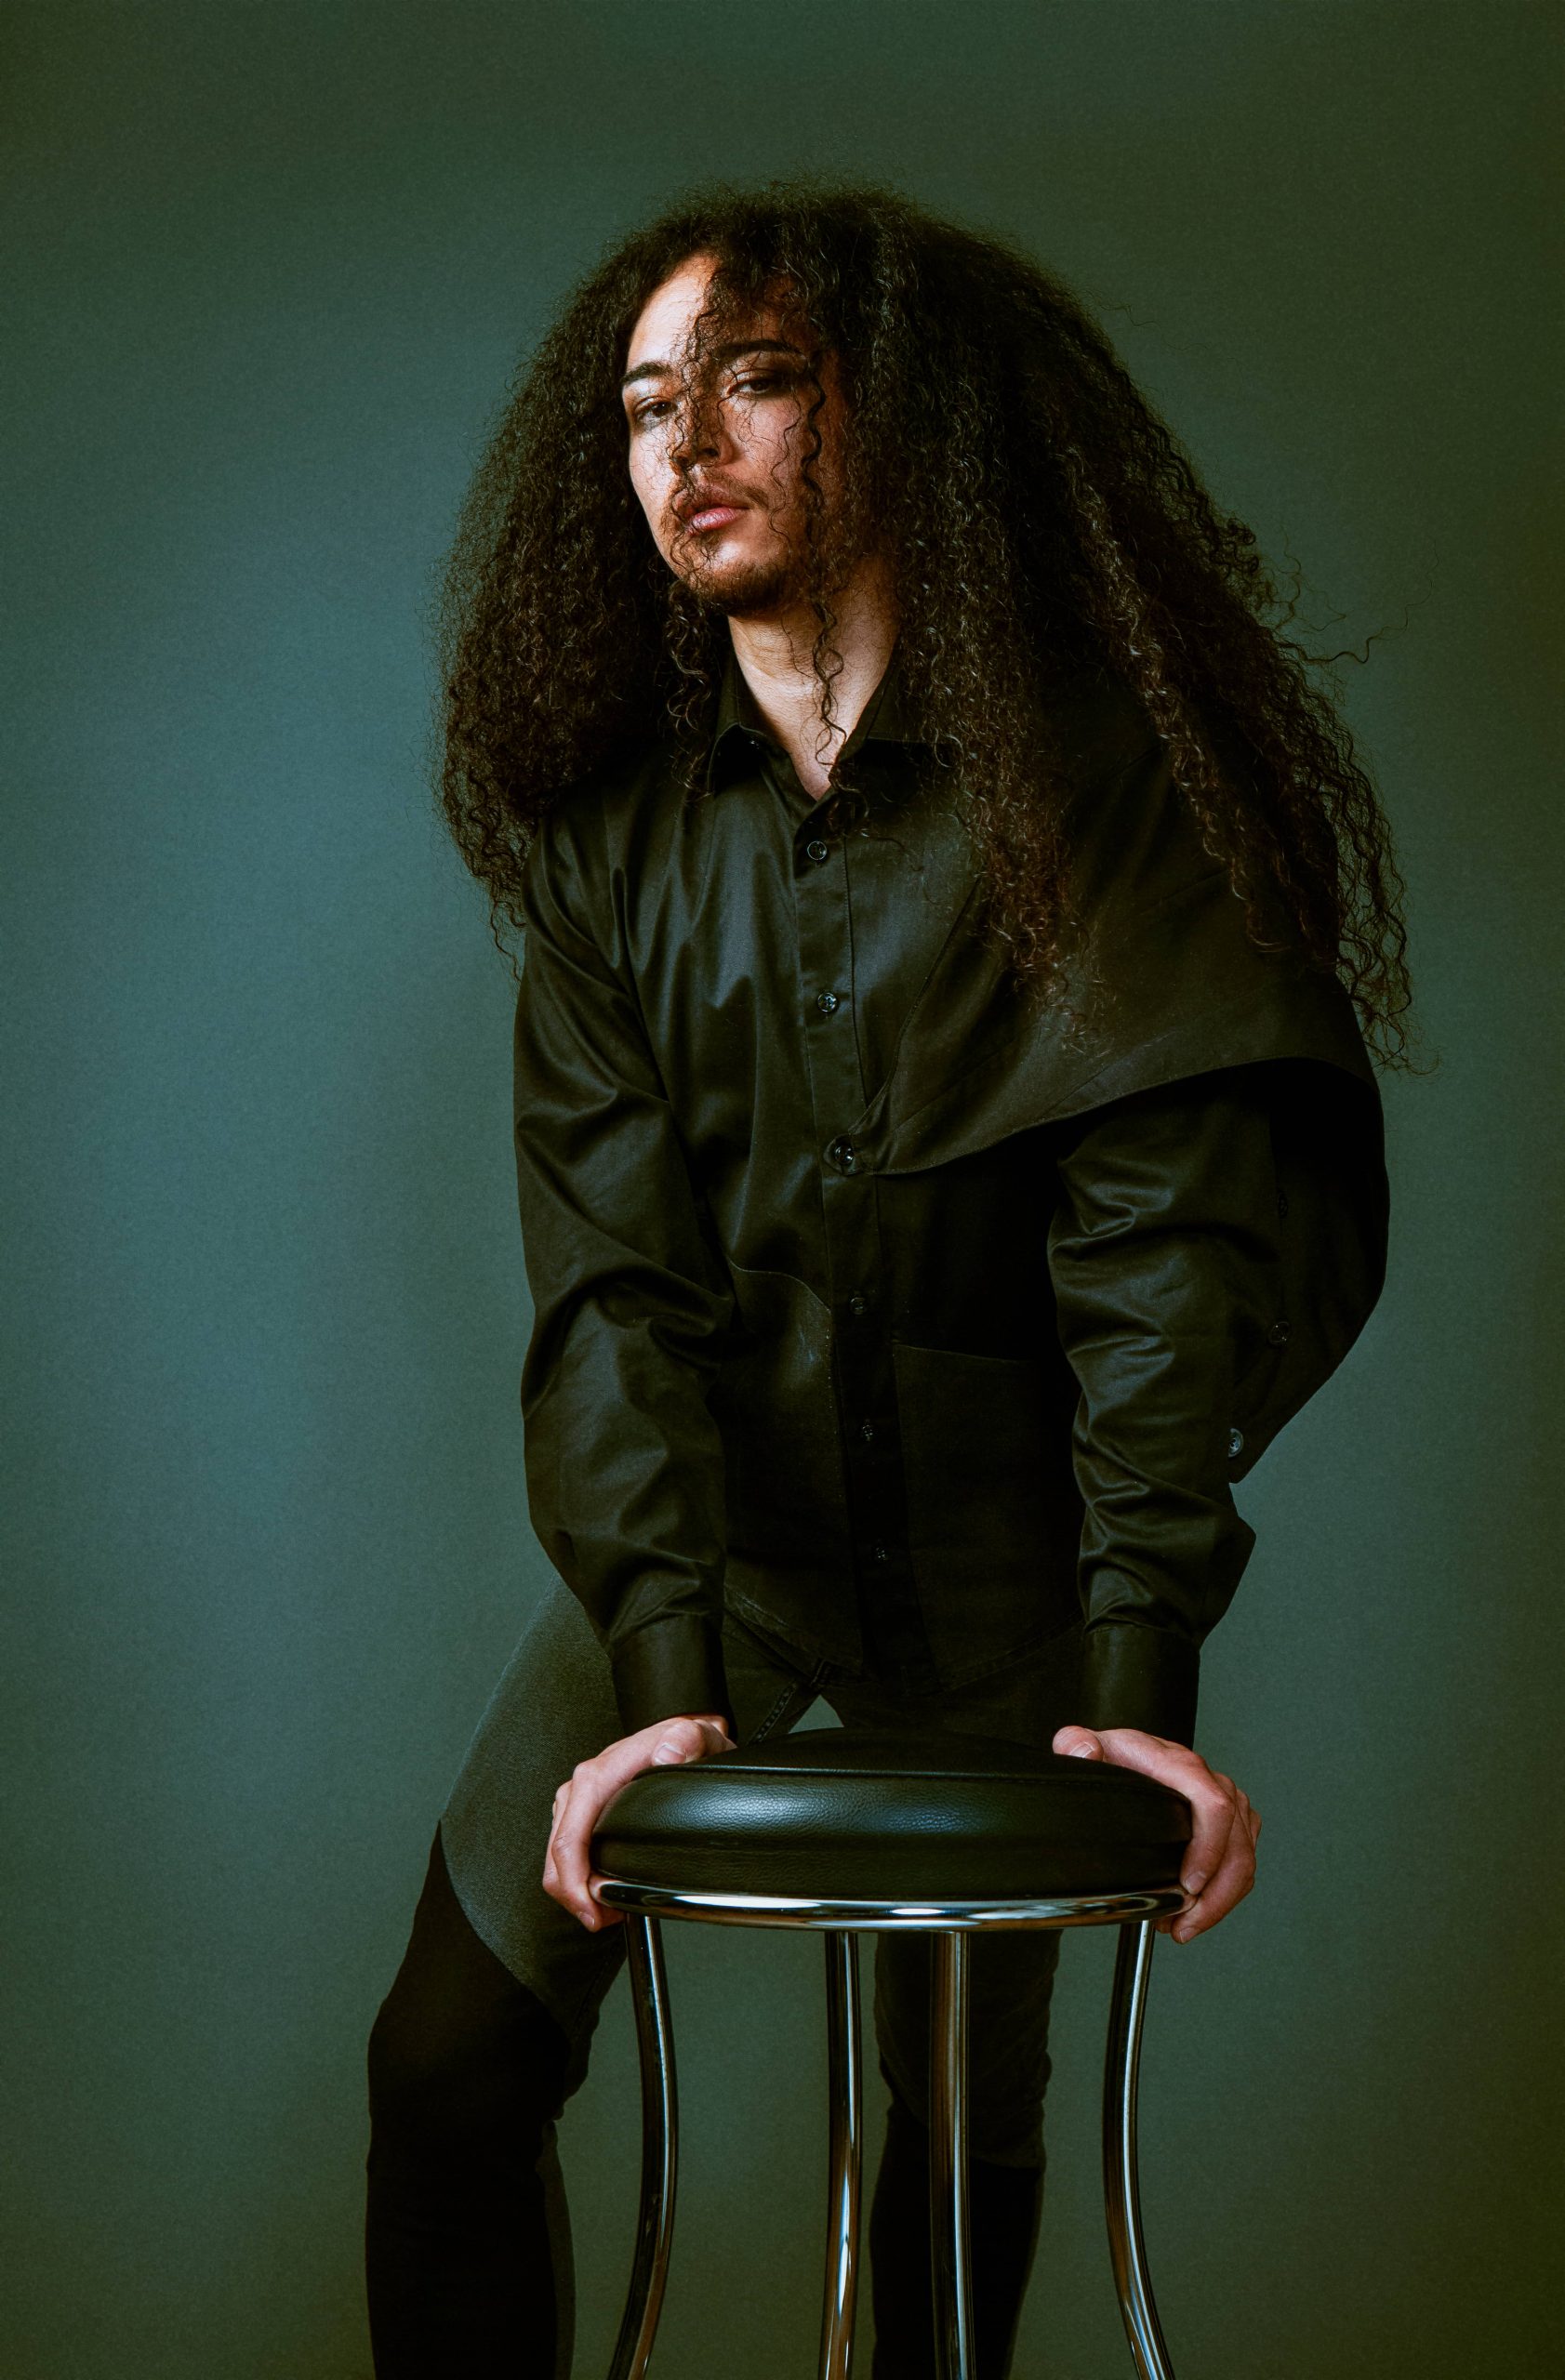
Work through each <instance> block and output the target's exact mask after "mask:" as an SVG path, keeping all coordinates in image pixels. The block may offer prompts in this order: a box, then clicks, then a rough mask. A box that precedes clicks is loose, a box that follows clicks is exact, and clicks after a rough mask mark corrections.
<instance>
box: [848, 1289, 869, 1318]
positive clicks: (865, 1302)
mask: <svg viewBox="0 0 1565 2380" xmlns="http://www.w3.org/2000/svg"><path fill="white" fill-rule="evenodd" d="M848 1312H849V1313H850V1314H868V1313H869V1299H868V1298H867V1297H866V1296H865V1294H864V1291H863V1290H862V1289H855V1291H854V1293H853V1295H852V1297H851V1298H850V1299H849V1300H848Z"/></svg>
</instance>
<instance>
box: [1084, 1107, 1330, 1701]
mask: <svg viewBox="0 0 1565 2380" xmlns="http://www.w3.org/2000/svg"><path fill="white" fill-rule="evenodd" d="M1268 1072H1269V1069H1267V1068H1266V1067H1260V1068H1248V1069H1245V1070H1243V1071H1242V1072H1240V1071H1234V1072H1228V1073H1222V1074H1215V1075H1206V1076H1199V1077H1196V1078H1191V1079H1187V1080H1185V1081H1182V1082H1177V1083H1173V1084H1169V1085H1165V1086H1160V1087H1159V1088H1158V1089H1156V1090H1153V1091H1142V1092H1137V1093H1135V1094H1134V1096H1132V1097H1129V1098H1126V1099H1122V1100H1118V1101H1115V1102H1114V1103H1113V1104H1110V1105H1108V1106H1106V1107H1103V1108H1100V1109H1098V1110H1096V1111H1095V1112H1094V1113H1093V1114H1091V1115H1089V1116H1087V1117H1083V1118H1081V1119H1080V1120H1079V1121H1078V1122H1077V1123H1075V1124H1074V1125H1073V1126H1071V1127H1070V1128H1069V1130H1068V1133H1067V1135H1066V1136H1065V1138H1064V1139H1063V1140H1062V1142H1061V1144H1060V1146H1059V1149H1058V1153H1057V1159H1056V1162H1057V1167H1058V1174H1059V1185H1060V1195H1059V1199H1058V1203H1057V1206H1056V1209H1055V1212H1054V1219H1053V1222H1052V1225H1051V1229H1050V1235H1049V1267H1050V1273H1051V1276H1052V1279H1053V1284H1054V1296H1055V1301H1056V1306H1057V1312H1058V1320H1059V1330H1060V1339H1061V1343H1062V1345H1063V1347H1064V1349H1065V1352H1066V1354H1067V1355H1068V1359H1069V1361H1070V1364H1071V1367H1072V1369H1073V1370H1074V1371H1075V1373H1076V1376H1077V1379H1078V1381H1079V1382H1080V1385H1081V1397H1080V1400H1079V1403H1078V1406H1077V1411H1076V1419H1075V1424H1074V1431H1073V1455H1074V1461H1075V1469H1076V1477H1077V1481H1078V1484H1079V1486H1080V1488H1081V1496H1082V1500H1083V1503H1084V1507H1085V1511H1084V1517H1083V1522H1082V1529H1081V1563H1080V1573H1079V1576H1080V1586H1081V1603H1082V1609H1083V1618H1084V1636H1083V1666H1082V1677H1081V1721H1082V1724H1083V1725H1085V1726H1099V1727H1103V1726H1128V1727H1144V1728H1147V1729H1148V1730H1149V1731H1151V1732H1152V1733H1155V1734H1159V1735H1162V1736H1166V1737H1170V1738H1173V1739H1176V1740H1178V1741H1182V1742H1185V1743H1188V1742H1190V1741H1191V1739H1192V1736H1193V1732H1194V1726H1195V1712H1196V1692H1197V1685H1198V1680H1199V1673H1200V1645H1201V1642H1202V1639H1203V1638H1204V1637H1205V1636H1206V1634H1207V1633H1208V1632H1209V1630H1211V1629H1212V1628H1213V1627H1214V1625H1215V1624H1216V1622H1217V1621H1218V1620H1220V1619H1221V1617H1222V1615H1223V1613H1224V1612H1225V1610H1226V1609H1227V1606H1228V1603H1229V1600H1230V1598H1231V1596H1232V1594H1233V1592H1234V1589H1235V1588H1236V1586H1237V1585H1238V1583H1239V1580H1240V1576H1241V1574H1242V1572H1243V1570H1244V1567H1245V1564H1246V1562H1247V1561H1248V1560H1249V1557H1250V1553H1251V1549H1252V1547H1253V1543H1254V1533H1253V1530H1252V1529H1251V1528H1250V1527H1248V1526H1247V1525H1246V1523H1245V1522H1244V1521H1242V1520H1241V1519H1240V1516H1239V1514H1238V1513H1237V1512H1236V1511H1235V1509H1234V1502H1233V1496H1232V1492H1231V1489H1230V1486H1229V1477H1230V1464H1231V1462H1232V1461H1233V1458H1234V1455H1235V1454H1236V1452H1237V1450H1238V1448H1237V1447H1236V1445H1235V1443H1234V1433H1235V1428H1236V1416H1238V1415H1240V1413H1241V1411H1242V1408H1243V1396H1244V1388H1245V1382H1246V1379H1247V1376H1249V1377H1253V1375H1254V1374H1255V1372H1256V1370H1257V1369H1261V1370H1264V1369H1265V1362H1264V1359H1265V1356H1266V1355H1267V1346H1268V1333H1275V1332H1276V1331H1277V1329H1278V1327H1279V1322H1278V1318H1279V1316H1280V1303H1281V1289H1280V1278H1281V1274H1280V1240H1279V1232H1280V1223H1279V1200H1278V1193H1277V1179H1276V1169H1275V1160H1274V1156H1273V1150H1272V1140H1271V1128H1270V1120H1269V1104H1268V1099H1267V1091H1266V1086H1265V1078H1266V1076H1267V1073H1268ZM1283 1327H1284V1329H1285V1328H1286V1326H1283ZM1241 1442H1242V1439H1241V1437H1240V1443H1241Z"/></svg>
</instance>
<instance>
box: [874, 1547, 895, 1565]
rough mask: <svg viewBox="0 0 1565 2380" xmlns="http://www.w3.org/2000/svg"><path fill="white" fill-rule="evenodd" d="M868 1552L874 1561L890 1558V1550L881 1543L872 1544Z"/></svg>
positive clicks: (888, 1559)
mask: <svg viewBox="0 0 1565 2380" xmlns="http://www.w3.org/2000/svg"><path fill="white" fill-rule="evenodd" d="M869 1554H870V1559H871V1560H872V1561H875V1562H889V1561H890V1560H891V1554H890V1550H889V1548H887V1547H886V1546H883V1545H872V1546H871V1547H870V1548H869Z"/></svg>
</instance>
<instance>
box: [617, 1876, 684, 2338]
mask: <svg viewBox="0 0 1565 2380" xmlns="http://www.w3.org/2000/svg"><path fill="white" fill-rule="evenodd" d="M626 1925H627V1927H628V1929H629V1936H630V1938H629V1941H628V1944H627V1949H628V1950H629V1952H630V1981H631V1986H632V1989H633V1991H634V1995H635V2010H636V2046H637V2049H638V2050H639V2052H640V2055H641V2069H642V2192H641V2211H640V2215H639V2216H638V2218H637V2234H636V2255H635V2262H634V2264H633V2265H632V2266H631V2268H630V2289H629V2291H628V2292H627V2294H626V2298H625V2312H624V2316H623V2318H622V2320H621V2321H620V2325H619V2338H618V2341H617V2345H616V2347H615V2350H614V2362H613V2364H612V2366H611V2367H610V2372H609V2380H642V2375H643V2373H644V2372H645V2370H646V2367H647V2364H648V2363H649V2362H650V2360H651V2358H652V2342H653V2340H654V2338H655V2337H656V2336H657V2317H658V2315H659V2314H660V2313H661V2312H662V2310H663V2291H664V2288H665V2286H666V2284H667V2282H668V2278H669V2250H670V2246H671V2245H672V2241H673V2232H674V2184H675V2181H676V2179H677V2176H678V2168H679V2098H678V2093H677V2089H676V2085H675V2079H674V2037H673V2033H672V2030H671V2029H670V2023H669V1980H668V1976H667V1973H666V1972H665V1969H664V1965H663V1944H662V1939H661V1937H660V1935H659V1933H658V1929H657V1919H656V1918H653V1917H628V1918H627V1919H626Z"/></svg>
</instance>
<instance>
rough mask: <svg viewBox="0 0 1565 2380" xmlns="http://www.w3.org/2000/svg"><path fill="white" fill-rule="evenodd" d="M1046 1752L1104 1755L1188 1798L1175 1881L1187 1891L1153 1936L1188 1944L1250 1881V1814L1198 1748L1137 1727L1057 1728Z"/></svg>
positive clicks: (1255, 1830) (1254, 1826) (1253, 1828)
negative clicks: (1186, 1834)
mask: <svg viewBox="0 0 1565 2380" xmlns="http://www.w3.org/2000/svg"><path fill="white" fill-rule="evenodd" d="M1054 1750H1055V1751H1056V1752H1068V1753H1070V1754H1071V1755H1072V1756H1073V1757H1074V1758H1075V1759H1078V1760H1106V1761H1107V1762H1109V1763H1110V1765H1112V1766H1114V1767H1116V1768H1135V1769H1139V1770H1140V1772H1141V1774H1142V1776H1143V1777H1155V1778H1157V1780H1158V1783H1159V1784H1160V1785H1172V1786H1173V1788H1174V1792H1176V1793H1183V1794H1184V1796H1185V1799H1186V1800H1187V1802H1188V1803H1189V1805H1190V1809H1191V1813H1192V1816H1193V1818H1194V1820H1195V1823H1194V1827H1193V1829H1192V1831H1191V1834H1190V1840H1189V1843H1188V1845H1187V1848H1186V1852H1185V1859H1184V1864H1183V1866H1182V1867H1181V1869H1180V1871H1179V1882H1180V1885H1181V1887H1182V1889H1183V1890H1184V1892H1185V1893H1186V1894H1187V1896H1188V1897H1187V1900H1186V1903H1185V1906H1184V1908H1183V1909H1182V1910H1179V1911H1176V1912H1175V1913H1174V1915H1173V1916H1170V1917H1160V1919H1159V1920H1158V1931H1159V1933H1160V1934H1172V1935H1173V1937H1174V1940H1175V1941H1176V1942H1188V1941H1189V1940H1190V1939H1191V1937H1193V1936H1194V1935H1197V1934H1204V1933H1205V1932H1206V1930H1207V1928H1208V1926H1211V1925H1215V1924H1216V1923H1217V1921H1218V1919H1219V1918H1222V1917H1227V1913H1228V1911H1229V1910H1230V1909H1234V1908H1237V1907H1238V1905H1239V1903H1240V1901H1241V1900H1242V1899H1243V1898H1244V1896H1245V1894H1246V1893H1247V1892H1249V1890H1250V1889H1251V1887H1252V1885H1253V1884H1254V1882H1255V1845H1256V1841H1257V1839H1258V1837H1259V1835H1260V1831H1261V1820H1260V1814H1259V1812H1258V1811H1255V1810H1253V1809H1252V1808H1251V1806H1250V1798H1249V1796H1248V1794H1245V1793H1241V1792H1240V1789H1239V1787H1238V1786H1237V1785H1236V1784H1235V1783H1234V1780H1233V1778H1231V1777H1221V1776H1219V1775H1218V1774H1217V1773H1216V1771H1215V1770H1214V1769H1211V1768H1208V1766H1207V1765H1206V1763H1205V1761H1204V1760H1202V1758H1201V1756H1200V1752H1190V1751H1188V1750H1187V1747H1186V1746H1185V1745H1184V1744H1172V1743H1169V1742H1168V1741H1167V1740H1166V1739H1165V1738H1163V1737H1162V1736H1148V1735H1144V1734H1143V1733H1142V1731H1141V1729H1140V1728H1139V1727H1103V1728H1099V1729H1094V1728H1092V1727H1061V1728H1060V1729H1059V1730H1058V1732H1057V1733H1056V1735H1055V1737H1054Z"/></svg>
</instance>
